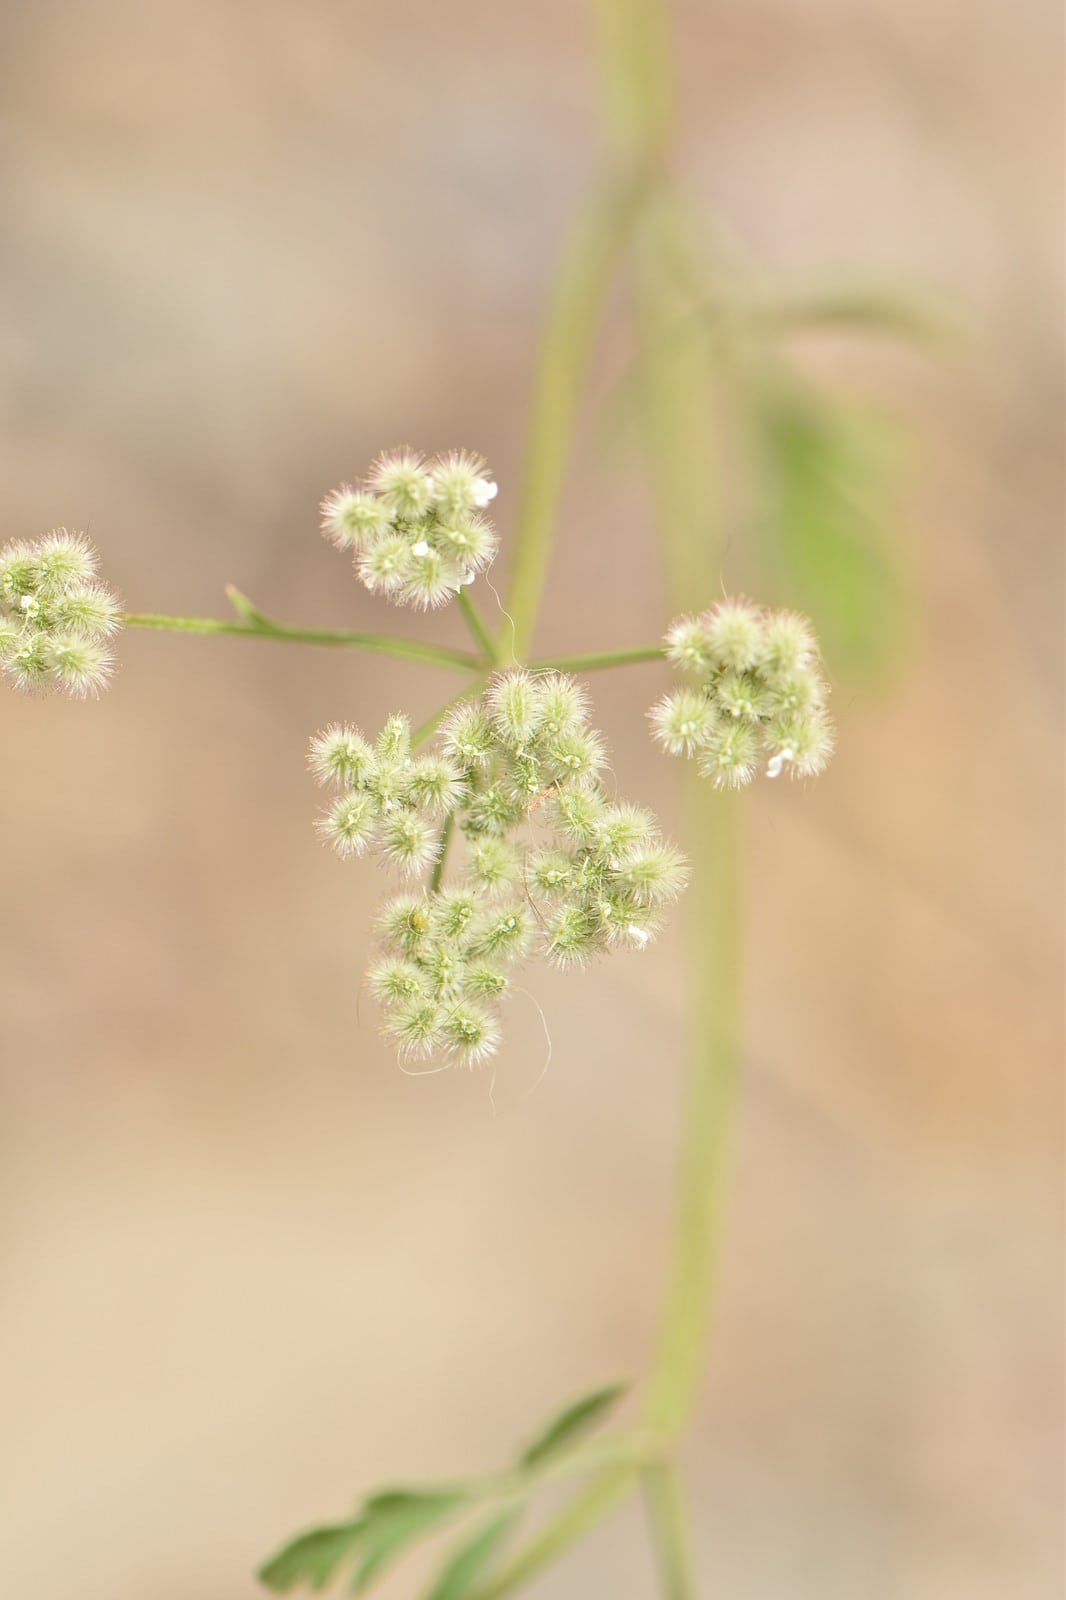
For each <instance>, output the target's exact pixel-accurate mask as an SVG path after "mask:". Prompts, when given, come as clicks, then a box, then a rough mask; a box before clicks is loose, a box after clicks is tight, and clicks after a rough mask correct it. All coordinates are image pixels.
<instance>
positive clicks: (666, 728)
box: [649, 600, 833, 789]
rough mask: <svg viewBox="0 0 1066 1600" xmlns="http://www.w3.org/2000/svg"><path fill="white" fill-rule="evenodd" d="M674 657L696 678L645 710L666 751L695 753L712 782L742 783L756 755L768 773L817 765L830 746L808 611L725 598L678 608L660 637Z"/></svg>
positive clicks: (808, 772)
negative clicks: (686, 613) (696, 612)
mask: <svg viewBox="0 0 1066 1600" xmlns="http://www.w3.org/2000/svg"><path fill="white" fill-rule="evenodd" d="M666 653H667V655H668V656H669V657H670V659H671V660H672V661H674V662H675V663H676V664H677V665H678V666H680V667H682V668H683V669H684V670H686V671H688V672H689V673H690V674H694V675H696V676H697V677H699V678H700V679H701V683H700V686H699V688H692V689H688V688H686V689H679V690H676V691H675V692H674V693H673V694H669V695H666V696H665V697H664V698H663V699H662V700H660V701H659V703H658V704H657V705H656V706H653V707H652V709H651V711H650V712H649V717H650V719H651V724H652V731H653V734H654V737H655V738H656V739H657V740H658V741H659V743H660V744H661V745H662V746H663V748H664V749H666V750H668V751H669V752H670V754H672V755H686V756H692V755H695V756H698V758H699V770H700V772H701V773H703V774H704V776H706V777H708V778H710V780H711V782H712V783H714V784H715V785H716V786H717V787H719V788H732V789H735V788H742V787H743V786H744V785H745V784H748V783H750V782H751V781H752V779H753V778H754V776H755V774H756V772H757V771H758V769H759V766H760V765H762V766H763V767H764V769H765V772H766V775H767V776H768V777H770V778H776V777H779V776H780V774H781V773H782V772H785V771H786V770H787V771H788V772H789V773H790V775H791V776H793V777H813V776H814V775H816V774H817V773H819V772H822V771H824V769H825V767H826V764H827V763H828V761H829V758H830V756H831V754H832V751H833V727H832V723H831V721H830V719H829V715H828V712H827V711H826V701H827V699H828V696H829V686H828V684H827V683H826V681H825V678H824V676H823V673H822V670H821V663H820V660H819V654H818V644H817V640H816V639H815V637H814V632H813V629H812V628H811V625H810V623H809V622H808V621H807V619H806V618H805V617H801V616H798V615H797V614H796V613H795V612H792V611H767V610H763V611H759V610H758V609H757V608H756V607H754V606H752V605H750V604H749V603H748V602H747V601H746V600H724V601H722V602H721V603H720V604H719V605H717V606H714V607H713V608H712V610H710V611H708V612H706V613H705V614H704V615H703V616H700V617H681V618H679V619H678V621H677V622H675V623H674V624H673V626H672V627H671V629H670V631H669V633H668V634H667V637H666Z"/></svg>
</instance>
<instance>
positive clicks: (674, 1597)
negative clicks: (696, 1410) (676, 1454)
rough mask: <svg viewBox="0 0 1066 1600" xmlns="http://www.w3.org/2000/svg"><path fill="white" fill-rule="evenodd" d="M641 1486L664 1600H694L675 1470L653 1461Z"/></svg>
mask: <svg viewBox="0 0 1066 1600" xmlns="http://www.w3.org/2000/svg"><path fill="white" fill-rule="evenodd" d="M643 1483H644V1498H645V1501H646V1503H647V1507H648V1520H649V1521H650V1523H651V1530H652V1536H653V1538H654V1541H655V1548H656V1550H657V1552H658V1556H659V1571H660V1574H661V1577H662V1593H663V1596H664V1600H694V1596H695V1593H696V1586H695V1579H694V1577H693V1570H692V1551H691V1548H690V1539H689V1528H688V1517H687V1515H686V1511H685V1500H684V1494H683V1491H682V1488H681V1479H680V1476H679V1474H678V1470H677V1468H676V1466H675V1465H674V1463H673V1462H672V1461H658V1462H655V1463H654V1464H653V1465H652V1466H650V1467H645V1469H644V1472H643Z"/></svg>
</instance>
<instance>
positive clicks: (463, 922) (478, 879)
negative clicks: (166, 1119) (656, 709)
mask: <svg viewBox="0 0 1066 1600" xmlns="http://www.w3.org/2000/svg"><path fill="white" fill-rule="evenodd" d="M415 559H418V557H417V555H416V556H415ZM411 746H412V739H411V729H410V724H409V723H408V721H407V719H406V718H404V717H392V718H390V719H389V721H388V722H387V723H386V724H385V727H384V728H383V730H382V732H381V733H380V734H379V735H378V737H377V738H376V740H374V741H373V742H372V743H371V742H370V741H369V740H367V739H366V738H365V737H364V735H363V734H362V733H361V732H360V731H359V730H358V729H357V728H353V727H351V726H349V725H347V724H334V725H332V726H331V727H329V728H327V729H326V730H325V731H324V732H323V733H321V734H319V735H318V736H317V737H316V738H315V739H314V740H313V741H312V745H311V753H310V758H309V759H310V765H311V769H312V771H313V773H314V775H315V777H316V778H317V779H318V781H319V782H320V783H323V784H327V785H334V786H336V787H339V789H340V791H341V792H340V794H339V795H338V796H337V797H336V799H335V800H334V802H333V805H332V807H331V808H330V810H329V811H328V812H327V813H326V816H325V817H324V818H323V819H321V820H320V823H319V827H320V829H321V830H322V832H323V834H324V836H325V837H326V838H327V839H328V841H329V842H330V843H331V844H332V845H333V847H334V848H335V849H336V850H338V852H339V853H340V854H342V855H357V854H359V853H361V852H363V851H365V850H368V849H375V850H377V851H378V852H379V853H380V854H381V856H382V857H383V858H384V860H385V861H386V862H387V863H388V864H390V865H392V866H395V867H397V868H398V869H399V870H400V871H401V872H402V873H404V874H406V875H409V876H415V875H420V874H425V875H426V877H427V878H428V884H427V887H426V889H425V890H424V891H423V892H422V893H416V894H411V895H404V896H400V897H399V898H397V899H394V900H392V901H390V902H389V904H388V905H387V906H386V907H385V908H384V911H383V912H382V914H381V917H380V921H379V930H380V935H381V946H382V950H381V954H380V956H379V958H378V959H377V960H376V961H375V962H374V963H373V964H372V966H371V968H370V971H369V974H368V980H367V981H368V984H369V987H370V989H371V992H372V993H373V995H374V997H375V999H376V1000H377V1001H378V1002H379V1003H380V1005H381V1007H382V1010H383V1012H384V1026H385V1031H386V1033H387V1035H388V1036H389V1037H390V1038H391V1039H392V1040H393V1042H394V1043H395V1045H396V1047H397V1049H398V1051H399V1053H400V1055H401V1057H414V1056H430V1055H433V1054H439V1053H441V1052H443V1053H444V1055H445V1058H446V1059H450V1060H454V1061H456V1062H462V1063H467V1064H471V1065H474V1064H477V1063H478V1062H480V1061H482V1060H484V1059H486V1058H487V1056H488V1055H490V1054H491V1053H493V1052H494V1051H495V1050H496V1049H497V1047H498V1044H499V1038H500V1028H499V1020H498V1017H497V1015H496V1007H497V1006H498V1004H499V1002H500V1000H501V998H502V997H503V996H504V995H505V994H506V993H507V991H508V987H509V983H510V979H509V976H508V971H509V969H510V968H511V967H513V966H514V965H515V964H516V963H517V962H519V961H521V960H522V959H524V958H525V957H526V956H527V955H528V954H529V953H530V951H531V949H532V947H533V946H534V945H536V947H537V949H538V950H539V952H540V953H541V954H542V955H544V956H546V957H547V959H548V960H549V961H551V962H554V963H555V964H556V965H558V966H563V967H569V966H576V965H579V964H581V963H584V962H587V961H589V960H591V959H592V958H593V957H594V956H596V955H598V954H606V953H607V952H609V951H611V950H614V949H621V948H630V949H641V948H643V946H644V945H645V944H647V943H648V942H649V941H650V939H651V938H652V936H653V935H654V933H655V932H656V931H657V928H658V922H657V917H656V912H657V908H659V907H661V906H664V905H666V904H667V903H668V902H669V901H670V900H672V899H674V898H676V896H677V895H678V894H679V893H680V892H681V889H682V888H683V886H684V882H685V875H686V868H685V863H684V860H683V858H682V857H681V856H680V855H679V854H678V852H677V851H675V850H674V849H673V848H672V847H671V846H670V845H668V844H666V843H665V842H664V841H663V840H662V839H661V837H660V835H659V832H658V829H657V827H656V825H655V821H654V818H652V817H651V816H650V815H649V813H647V812H646V811H642V810H640V809H639V808H637V807H634V806H626V805H618V804H612V803H609V802H608V800H607V798H606V796H605V794H604V791H603V787H602V783H601V778H600V773H601V770H602V767H603V764H604V760H605V756H604V747H603V741H602V739H601V738H600V735H599V734H598V733H597V732H596V731H595V730H594V729H592V728H590V727H589V726H588V708H587V701H586V697H585V692H584V690H583V689H582V688H581V687H580V686H579V685H577V684H576V683H575V682H574V681H573V680H572V679H569V678H565V677H562V676H561V675H559V674H555V673H540V674H536V675H534V674H532V673H530V672H527V671H523V670H520V669H516V670H514V671H511V672H503V673H499V674H497V675H496V677H494V678H493V679H492V681H491V682H490V684H489V686H488V688H487V689H486V690H485V691H484V693H483V694H482V695H481V697H480V699H479V700H478V701H477V702H476V703H467V704H464V705H461V706H459V707H458V708H456V709H455V710H454V711H453V712H452V713H451V715H450V716H449V717H448V718H447V720H446V722H445V723H444V726H443V727H442V729H441V733H440V735H439V744H438V746H437V748H436V749H435V750H433V751H432V752H431V753H429V754H426V755H416V754H414V753H413V752H412V748H411ZM442 840H448V841H451V842H452V843H453V846H454V849H455V850H462V851H464V852H465V857H466V860H465V870H464V875H463V876H462V878H461V879H459V880H458V881H456V882H454V883H448V884H445V883H443V882H442V881H441V879H442V876H443V874H442V872H441V871H440V869H439V867H437V868H435V869H434V871H433V874H432V876H431V877H430V876H429V868H430V866H431V864H433V863H435V862H437V861H438V857H439V852H440V849H441V841H442Z"/></svg>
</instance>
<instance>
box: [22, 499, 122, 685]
mask: <svg viewBox="0 0 1066 1600" xmlns="http://www.w3.org/2000/svg"><path fill="white" fill-rule="evenodd" d="M121 620H122V610H121V607H120V605H119V602H118V600H117V598H116V597H115V595H114V594H112V592H111V590H110V589H108V588H107V587H106V586H105V585H104V584H102V583H101V582H100V581H99V580H98V578H97V576H96V552H95V551H94V550H93V548H92V546H91V545H90V544H89V542H88V540H87V539H85V538H84V536H83V535H82V534H80V533H67V531H66V529H65V528H59V529H57V530H56V532H54V533H50V534H48V536H47V537H46V538H44V539H39V540H37V541H35V542H33V543H29V542H26V541H23V540H19V541H17V542H16V543H14V544H8V545H5V546H4V547H3V549H0V668H2V669H3V672H4V675H5V676H6V677H7V678H8V679H10V681H11V682H12V683H13V684H15V685H16V687H18V688H19V689H54V690H60V691H62V692H64V693H66V694H70V695H80V696H84V695H88V694H99V692H100V690H101V689H102V688H103V686H104V684H105V683H106V682H107V680H108V678H109V677H110V676H111V672H112V667H113V662H112V657H111V654H110V652H109V650H108V649H107V646H106V641H107V640H108V639H109V638H110V637H111V635H112V634H113V633H114V632H115V631H116V630H117V628H118V627H119V625H120V623H121Z"/></svg>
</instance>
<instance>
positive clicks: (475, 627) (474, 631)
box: [458, 588, 496, 665]
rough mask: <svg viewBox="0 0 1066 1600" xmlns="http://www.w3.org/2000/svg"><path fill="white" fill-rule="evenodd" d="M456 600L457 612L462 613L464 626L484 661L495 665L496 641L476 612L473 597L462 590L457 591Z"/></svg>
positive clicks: (479, 613) (464, 589) (481, 617)
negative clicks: (457, 601) (468, 630)
mask: <svg viewBox="0 0 1066 1600" xmlns="http://www.w3.org/2000/svg"><path fill="white" fill-rule="evenodd" d="M458 600H459V610H460V611H461V612H462V613H463V617H464V618H465V620H466V625H467V627H468V628H469V629H470V632H471V635H472V636H473V638H474V640H475V642H476V643H477V645H478V646H479V648H480V650H481V653H482V655H483V656H484V657H485V660H486V661H488V662H490V663H491V664H492V665H495V663H496V641H495V639H494V638H493V637H492V634H491V633H490V632H489V629H488V625H487V623H486V622H485V619H484V617H483V616H482V615H481V612H480V611H479V610H478V608H477V605H476V604H475V601H474V598H473V596H472V595H471V594H470V592H469V590H468V589H466V588H463V589H460V590H459V595H458Z"/></svg>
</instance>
